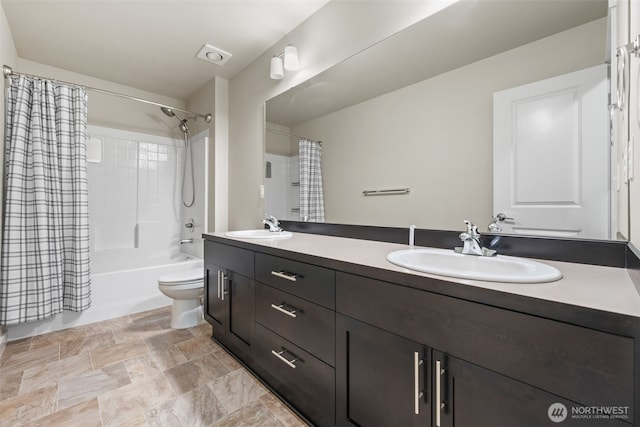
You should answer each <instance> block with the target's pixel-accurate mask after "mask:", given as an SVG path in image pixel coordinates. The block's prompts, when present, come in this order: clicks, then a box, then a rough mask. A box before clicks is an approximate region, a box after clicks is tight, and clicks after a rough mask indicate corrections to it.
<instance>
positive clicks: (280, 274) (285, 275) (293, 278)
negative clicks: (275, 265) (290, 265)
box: [271, 270, 302, 282]
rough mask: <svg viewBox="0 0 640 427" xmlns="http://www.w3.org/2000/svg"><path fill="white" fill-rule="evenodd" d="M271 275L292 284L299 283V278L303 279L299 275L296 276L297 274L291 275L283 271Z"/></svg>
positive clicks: (273, 272)
mask: <svg viewBox="0 0 640 427" xmlns="http://www.w3.org/2000/svg"><path fill="white" fill-rule="evenodd" d="M271 274H272V275H273V276H276V277H279V278H281V279H286V280H290V281H292V282H295V281H297V279H298V277H302V276H300V275H299V274H295V273H289V272H287V271H284V270H281V271H272V272H271Z"/></svg>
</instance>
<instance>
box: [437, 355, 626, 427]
mask: <svg viewBox="0 0 640 427" xmlns="http://www.w3.org/2000/svg"><path fill="white" fill-rule="evenodd" d="M438 362H440V366H441V368H442V371H441V376H440V384H439V385H440V393H439V396H438V391H437V385H438V381H437V378H436V377H437V375H438V373H437V372H436V370H435V366H436V365H437V363H438ZM433 366H434V392H433V396H434V401H433V408H434V416H433V425H434V426H436V427H468V426H473V427H496V426H518V427H542V426H553V425H562V426H585V425H590V424H593V425H598V426H607V425H611V426H618V425H620V426H622V425H624V423H621V422H620V420H614V419H612V420H609V419H595V418H594V419H583V418H579V417H578V416H572V408H573V407H577V405H575V404H574V403H573V402H571V401H569V400H566V399H562V398H560V397H558V396H556V395H554V394H551V393H547V392H545V391H543V390H540V389H537V388H535V387H532V386H530V385H527V384H525V383H521V382H519V381H515V380H513V379H511V378H508V377H505V376H503V375H500V374H497V373H495V372H492V371H490V370H488V369H484V368H481V367H479V366H477V365H473V364H471V363H468V362H465V361H463V360H460V359H457V358H455V357H451V356H448V355H446V354H443V353H440V352H437V351H434V352H433ZM438 397H440V401H439V402H438V401H437V398H438ZM438 407H439V409H440V418H439V419H438ZM562 418H564V420H562ZM552 419H553V420H552ZM438 421H439V422H438Z"/></svg>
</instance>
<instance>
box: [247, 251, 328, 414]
mask: <svg viewBox="0 0 640 427" xmlns="http://www.w3.org/2000/svg"><path fill="white" fill-rule="evenodd" d="M255 266H256V271H255V273H256V289H255V290H256V293H255V318H256V336H255V346H254V348H253V357H254V359H255V361H256V368H255V369H256V370H257V371H258V374H259V375H260V376H261V377H262V378H263V379H264V380H266V382H267V383H268V384H269V385H270V386H271V387H272V388H273V389H274V390H275V391H277V392H278V393H279V394H280V395H281V396H282V397H284V398H285V399H286V400H287V401H288V402H289V403H291V404H292V405H293V406H294V407H295V408H296V409H297V410H298V411H300V412H301V413H302V414H303V415H304V416H305V417H307V418H308V419H309V420H311V421H312V422H313V423H314V424H315V425H318V426H333V425H334V424H335V369H334V366H335V271H333V270H331V269H327V268H323V267H319V266H315V265H311V264H306V263H302V262H298V261H294V260H290V259H286V258H280V257H275V256H271V255H267V254H262V253H256V255H255Z"/></svg>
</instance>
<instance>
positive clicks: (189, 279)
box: [158, 268, 204, 286]
mask: <svg viewBox="0 0 640 427" xmlns="http://www.w3.org/2000/svg"><path fill="white" fill-rule="evenodd" d="M203 283H204V271H203V269H201V268H193V269H191V270H182V271H175V272H172V273H168V274H164V275H162V276H160V277H158V284H159V285H163V286H185V285H200V286H202V285H203Z"/></svg>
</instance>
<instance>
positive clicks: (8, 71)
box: [2, 65, 212, 123]
mask: <svg viewBox="0 0 640 427" xmlns="http://www.w3.org/2000/svg"><path fill="white" fill-rule="evenodd" d="M2 74H3V76H4V78H5V79H6V78H7V77H10V76H26V77H35V78H37V79H46V80H51V81H54V82H56V83H61V84H65V85H72V86H82V87H83V88H85V89H86V90H90V91H92V92H97V93H103V94H105V95H113V96H118V97H120V98H126V99H131V100H133V101H138V102H143V103H145V104H151V105H155V106H157V107H164V108H169V109H171V110H173V111H180V112H182V113H187V114H192V115H194V116H196V117H202V118H203V119H204V121H205V122H207V123H211V117H212V116H211V114H210V113H207V114H200V113H194V112H193V111H189V110H184V109H182V108H177V107H172V106H171V105H166V104H161V103H159V102H154V101H149V100H148V99H143V98H137V97H135V96H131V95H125V94H122V93H118V92H112V91H110V90H104V89H99V88H96V87H90V86H84V85H79V84H77V83H69V82H65V81H62V80H57V79H50V78H47V77H41V76H35V75H33V74H25V73H17V72H15V71H13V69H12V68H11V67H9V66H8V65H3V66H2Z"/></svg>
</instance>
